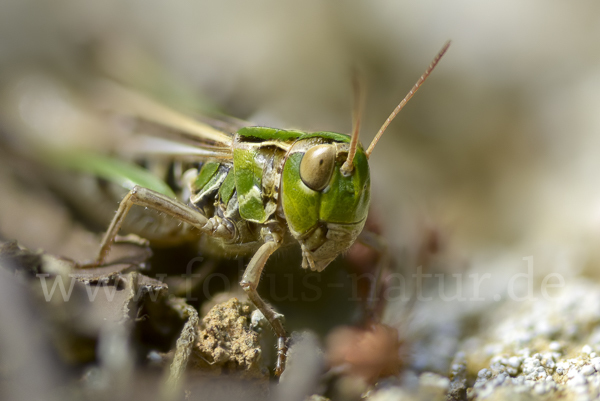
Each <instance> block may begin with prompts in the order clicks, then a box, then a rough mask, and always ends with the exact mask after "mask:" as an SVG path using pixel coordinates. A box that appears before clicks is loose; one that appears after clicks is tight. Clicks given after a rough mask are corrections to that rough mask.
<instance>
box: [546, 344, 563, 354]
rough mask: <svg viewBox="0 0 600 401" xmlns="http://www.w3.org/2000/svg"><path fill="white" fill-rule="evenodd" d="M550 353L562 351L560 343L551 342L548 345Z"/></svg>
mask: <svg viewBox="0 0 600 401" xmlns="http://www.w3.org/2000/svg"><path fill="white" fill-rule="evenodd" d="M548 348H550V350H551V351H555V352H556V351H560V350H561V349H562V347H561V345H560V343H559V342H558V341H552V342H551V343H550V345H548Z"/></svg>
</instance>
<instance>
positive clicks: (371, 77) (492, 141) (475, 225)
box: [0, 0, 600, 253]
mask: <svg viewBox="0 0 600 401" xmlns="http://www.w3.org/2000/svg"><path fill="white" fill-rule="evenodd" d="M1 7H2V10H1V13H0V68H1V70H0V71H1V76H0V80H1V82H2V85H3V88H5V89H6V88H7V87H9V86H10V84H11V83H14V82H15V81H14V80H16V79H18V78H19V77H22V74H23V72H24V71H37V72H39V71H42V72H44V73H47V72H51V73H53V74H56V75H59V76H60V77H61V78H63V79H71V80H72V82H71V83H75V84H76V83H77V82H80V81H81V80H85V79H86V75H89V74H92V73H93V74H104V75H106V76H111V77H114V78H117V79H119V80H121V81H122V82H126V83H128V84H129V85H131V86H134V87H137V88H139V89H140V90H144V91H147V92H153V94H154V95H157V96H160V95H161V93H164V94H165V97H166V95H168V96H171V98H177V99H178V100H177V101H178V102H179V103H181V104H182V106H183V107H180V109H185V108H186V107H187V109H188V110H189V111H190V112H192V113H193V112H197V108H198V107H197V106H198V104H199V103H197V102H200V101H201V100H202V99H204V102H205V104H210V105H212V106H213V107H217V108H219V109H220V110H222V111H224V112H226V113H228V114H230V115H232V116H235V117H239V118H243V119H248V120H251V121H252V122H255V123H258V124H265V125H272V126H281V127H290V128H291V127H293V128H302V129H305V130H331V131H337V132H349V131H350V129H351V102H352V94H351V86H350V70H351V68H352V66H354V65H359V66H360V67H361V68H362V69H363V70H364V72H365V76H366V82H367V86H368V92H367V98H366V108H365V114H364V119H363V129H362V136H361V138H362V141H363V143H365V144H368V143H369V141H370V139H371V138H372V137H373V135H374V133H375V132H376V131H377V129H378V128H379V126H380V125H381V124H382V123H383V121H384V120H385V118H386V117H387V115H388V114H389V112H390V111H391V110H392V109H393V108H394V107H395V105H396V104H397V102H398V101H399V100H400V99H401V98H402V97H403V96H404V94H405V93H406V92H407V91H408V90H409V89H410V87H411V86H412V84H413V83H414V82H415V81H416V80H417V78H418V77H419V76H420V74H421V73H422V72H423V71H424V69H425V68H426V66H427V65H428V64H429V62H430V60H431V59H432V58H433V56H434V55H435V54H436V52H437V51H438V50H439V49H440V48H441V46H442V45H443V44H444V42H446V41H447V40H449V39H451V40H452V41H453V43H452V46H451V48H450V50H449V52H448V53H447V55H446V56H445V57H444V59H443V60H442V62H441V64H440V65H439V67H438V69H437V70H436V71H435V73H434V74H433V75H432V76H431V78H430V79H429V81H428V82H427V84H426V85H425V86H424V87H423V89H422V90H421V91H420V92H419V94H418V96H417V97H415V98H414V99H413V100H412V101H411V102H410V103H409V105H408V106H407V107H406V109H405V110H404V111H403V112H402V114H401V115H400V116H399V117H398V119H397V120H396V121H395V122H394V124H392V126H391V127H390V129H389V131H388V132H387V133H386V135H385V137H384V138H383V141H382V142H381V143H380V145H379V146H378V148H377V149H376V151H375V153H374V154H373V159H372V172H373V174H372V175H373V181H374V182H373V190H372V191H373V193H374V195H373V203H374V205H376V206H377V209H378V213H379V214H380V215H381V221H382V224H383V222H385V230H386V233H387V235H388V236H389V238H390V239H391V241H392V242H393V243H394V245H395V246H396V247H400V246H401V244H402V241H403V240H404V241H406V240H408V241H410V238H411V237H412V234H414V230H416V229H418V228H417V227H421V228H422V226H427V227H429V228H430V229H441V230H442V232H443V233H445V235H446V239H447V240H448V241H451V242H452V243H453V244H456V245H457V249H459V250H460V251H461V252H462V251H464V252H465V253H471V252H472V251H474V250H475V251H477V250H480V249H482V248H489V247H491V248H496V247H503V246H514V245H515V244H522V243H529V242H533V243H538V242H541V241H546V242H547V241H560V242H563V241H568V242H574V243H580V242H581V241H582V240H584V239H585V240H587V239H590V238H591V237H590V236H597V235H598V229H599V223H600V203H599V196H600V189H597V186H596V171H597V170H598V164H599V163H600V158H598V157H597V155H596V154H595V153H596V148H597V141H599V140H600V139H599V138H600V136H599V135H598V134H597V132H598V127H599V124H600V117H598V113H597V112H596V110H597V108H598V101H599V98H600V94H599V93H600V91H598V85H599V84H600V81H599V77H598V70H599V69H598V63H599V62H600V53H599V51H598V49H597V39H598V37H599V36H598V35H599V34H600V32H599V31H600V24H599V23H598V18H600V17H598V15H599V14H598V9H597V8H598V7H599V6H598V5H597V4H596V3H595V2H592V1H589V2H580V3H578V4H577V5H572V4H562V3H559V2H551V3H548V2H543V1H531V2H526V3H523V2H520V1H497V2H486V3H485V4H481V3H479V2H476V1H458V2H452V4H443V3H440V2H435V1H420V2H403V1H383V0H377V1H370V2H359V1H327V2H324V1H306V2H302V3H301V4H298V3H297V2H281V1H269V0H262V1H256V2H243V1H188V0H177V1H172V2H168V3H164V2H154V1H143V2H142V1H118V2H117V1H104V2H81V1H63V2H60V3H47V2H41V1H33V0H27V1H21V0H19V1H11V0H8V1H5V2H3V4H2V6H1ZM11 80H12V81H11ZM186 96H187V97H186ZM182 99H183V100H182ZM189 99H193V100H189ZM166 100H167V101H168V100H170V99H169V98H166ZM186 101H188V103H185V102H186ZM194 102H196V103H194ZM194 108H196V109H194ZM60 118H62V117H61V116H60V114H57V115H55V118H54V120H52V122H53V123H55V124H59V123H58V122H57V120H59V119H60ZM594 239H595V238H594Z"/></svg>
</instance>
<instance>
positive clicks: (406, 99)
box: [365, 41, 450, 158]
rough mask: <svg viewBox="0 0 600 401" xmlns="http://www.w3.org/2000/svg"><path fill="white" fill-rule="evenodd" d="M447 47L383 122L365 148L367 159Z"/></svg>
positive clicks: (443, 49) (444, 48)
mask: <svg viewBox="0 0 600 401" xmlns="http://www.w3.org/2000/svg"><path fill="white" fill-rule="evenodd" d="M448 47H450V41H448V42H446V44H445V45H444V47H442V50H440V52H439V53H438V54H437V56H435V58H434V59H433V61H432V62H431V64H429V67H427V69H426V70H425V72H424V73H423V75H421V78H419V80H418V81H417V83H416V84H415V85H414V86H413V87H412V89H411V90H410V92H408V94H407V95H406V96H405V97H404V99H402V101H401V102H400V104H398V106H396V108H395V109H394V111H392V114H390V116H389V117H388V118H387V120H385V122H384V123H383V125H382V126H381V128H379V132H377V135H375V138H373V141H372V142H371V144H370V145H369V147H368V148H367V151H366V152H365V154H366V155H367V158H369V157H370V156H371V152H373V148H374V147H375V145H377V142H379V139H380V138H381V136H382V135H383V133H384V132H385V130H386V129H387V127H388V125H390V123H391V122H392V120H393V119H394V118H395V117H396V115H398V113H399V112H400V110H402V108H403V107H404V106H405V105H406V103H408V101H409V100H410V98H411V97H413V95H414V94H415V93H417V91H418V90H419V88H420V87H421V85H423V82H425V80H426V79H427V77H428V76H429V74H431V71H433V69H434V68H435V66H436V65H437V63H438V62H439V61H440V59H441V58H442V56H443V55H444V53H446V50H448Z"/></svg>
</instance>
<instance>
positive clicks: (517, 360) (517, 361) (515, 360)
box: [508, 356, 521, 368]
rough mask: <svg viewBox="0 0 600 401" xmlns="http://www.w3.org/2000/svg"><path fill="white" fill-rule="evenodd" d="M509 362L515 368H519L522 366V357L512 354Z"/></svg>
mask: <svg viewBox="0 0 600 401" xmlns="http://www.w3.org/2000/svg"><path fill="white" fill-rule="evenodd" d="M508 364H509V365H510V366H511V367H513V368H518V367H519V366H521V359H520V358H519V357H516V356H511V357H510V358H508Z"/></svg>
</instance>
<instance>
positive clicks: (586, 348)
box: [581, 344, 593, 355]
mask: <svg viewBox="0 0 600 401" xmlns="http://www.w3.org/2000/svg"><path fill="white" fill-rule="evenodd" d="M581 352H583V353H584V354H588V355H589V354H591V353H592V352H593V350H592V347H590V346H589V345H588V344H586V345H584V346H583V348H582V349H581Z"/></svg>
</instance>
